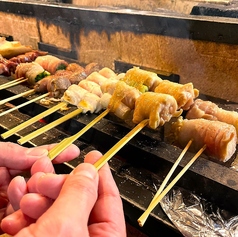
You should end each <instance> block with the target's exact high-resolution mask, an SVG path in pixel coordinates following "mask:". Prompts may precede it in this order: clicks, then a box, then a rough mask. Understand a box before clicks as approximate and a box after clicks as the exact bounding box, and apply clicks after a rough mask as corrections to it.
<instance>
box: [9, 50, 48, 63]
mask: <svg viewBox="0 0 238 237" xmlns="http://www.w3.org/2000/svg"><path fill="white" fill-rule="evenodd" d="M47 54H48V52H45V51H40V50H33V51H30V52H27V53H25V54H20V55H17V56H16V57H12V58H10V59H9V60H10V61H11V62H15V63H17V64H19V63H29V62H33V61H34V60H35V59H36V58H37V57H39V56H44V55H47Z"/></svg>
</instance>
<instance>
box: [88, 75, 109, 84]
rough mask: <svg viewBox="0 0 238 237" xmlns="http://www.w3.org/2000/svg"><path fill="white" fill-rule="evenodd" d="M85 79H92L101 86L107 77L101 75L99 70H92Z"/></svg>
mask: <svg viewBox="0 0 238 237" xmlns="http://www.w3.org/2000/svg"><path fill="white" fill-rule="evenodd" d="M86 80H88V81H93V82H95V83H97V84H98V85H99V86H101V85H102V84H103V83H104V82H106V81H107V80H108V78H106V77H104V76H102V75H101V74H100V73H99V72H92V73H91V74H90V75H89V76H87V78H86Z"/></svg>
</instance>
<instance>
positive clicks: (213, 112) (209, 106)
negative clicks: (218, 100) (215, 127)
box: [186, 99, 238, 134]
mask: <svg viewBox="0 0 238 237" xmlns="http://www.w3.org/2000/svg"><path fill="white" fill-rule="evenodd" d="M186 118H187V119H196V118H204V119H208V120H218V121H221V122H225V123H228V124H232V125H233V126H234V127H235V128H236V132H237V134H238V113H237V112H236V111H228V110H225V109H222V108H220V107H218V105H216V104H215V103H213V102H211V101H204V100H201V99H196V100H195V102H194V104H193V105H192V107H191V108H190V110H189V111H188V112H187V114H186Z"/></svg>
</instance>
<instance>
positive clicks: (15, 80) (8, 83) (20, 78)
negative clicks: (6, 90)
mask: <svg viewBox="0 0 238 237" xmlns="http://www.w3.org/2000/svg"><path fill="white" fill-rule="evenodd" d="M23 79H24V77H19V78H17V79H14V80H11V81H9V82H6V83H4V84H2V85H0V88H1V87H4V86H6V85H10V84H12V83H15V82H17V81H21V80H23Z"/></svg>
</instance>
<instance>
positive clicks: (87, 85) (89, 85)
mask: <svg viewBox="0 0 238 237" xmlns="http://www.w3.org/2000/svg"><path fill="white" fill-rule="evenodd" d="M78 85H79V86H81V87H82V88H84V89H85V90H87V91H88V92H90V93H93V94H95V95H97V96H99V97H102V94H103V93H102V90H101V87H100V86H99V85H98V84H97V83H95V82H93V81H88V80H82V81H80V82H79V84H78Z"/></svg>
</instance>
